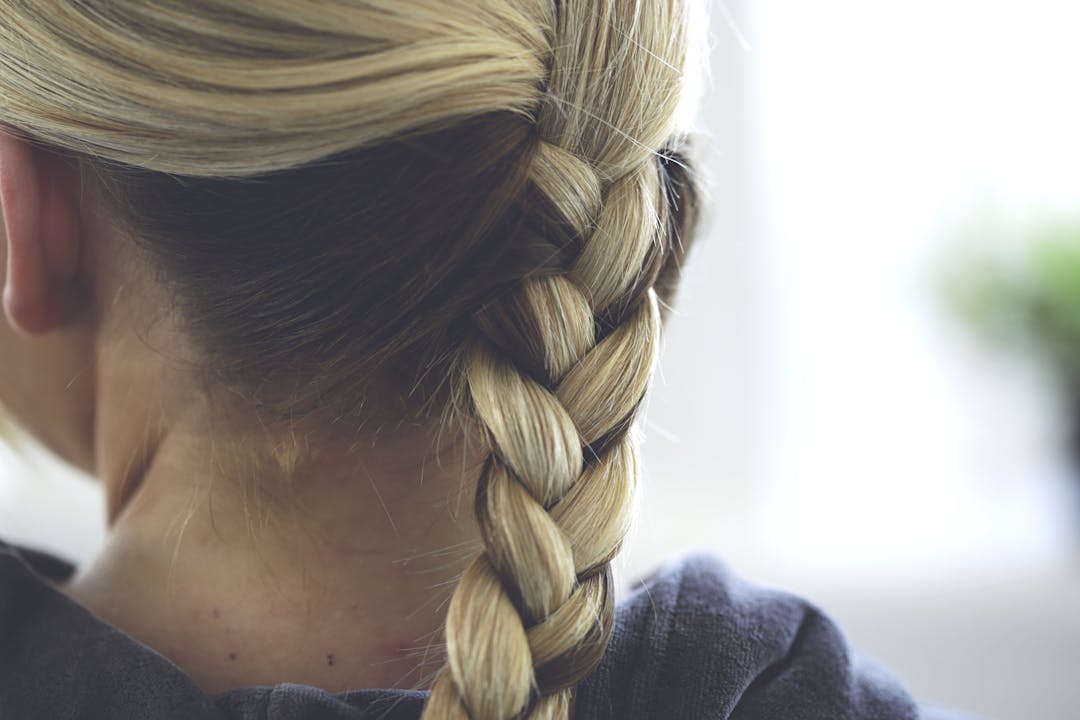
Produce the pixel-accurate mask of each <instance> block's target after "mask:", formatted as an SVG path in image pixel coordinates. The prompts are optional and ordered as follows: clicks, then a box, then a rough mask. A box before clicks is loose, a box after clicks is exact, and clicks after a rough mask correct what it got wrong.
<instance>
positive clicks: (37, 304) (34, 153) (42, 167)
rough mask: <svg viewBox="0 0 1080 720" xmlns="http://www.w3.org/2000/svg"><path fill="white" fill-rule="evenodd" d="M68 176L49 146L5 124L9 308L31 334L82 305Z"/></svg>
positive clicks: (0, 203)
mask: <svg viewBox="0 0 1080 720" xmlns="http://www.w3.org/2000/svg"><path fill="white" fill-rule="evenodd" d="M64 179H65V178H64V177H63V173H62V171H61V169H60V168H59V167H58V165H57V164H56V163H55V162H53V161H52V160H51V159H50V158H48V157H46V153H45V151H43V150H41V149H39V148H37V147H35V146H34V145H33V144H31V143H30V142H28V141H26V140H24V139H22V138H20V137H18V136H17V135H16V134H14V133H12V132H11V131H10V130H9V129H8V128H4V127H2V126H0V209H2V212H3V216H4V230H5V234H6V236H7V238H6V239H7V242H6V250H7V253H6V254H7V273H6V276H5V282H4V298H3V299H4V312H5V314H6V316H7V319H8V322H9V323H10V324H11V326H12V327H13V328H15V329H16V330H18V331H20V332H23V333H26V334H39V333H45V332H49V331H51V330H55V329H57V328H58V327H60V326H62V325H64V324H65V323H66V322H67V321H68V320H69V319H70V318H71V316H72V314H73V311H74V310H75V308H76V307H77V298H78V297H79V288H78V279H77V267H78V254H79V242H78V231H79V230H78V222H77V213H78V208H77V206H76V204H75V203H74V202H73V200H72V199H71V198H70V197H69V193H68V192H67V191H66V188H65V187H64V184H63V183H64Z"/></svg>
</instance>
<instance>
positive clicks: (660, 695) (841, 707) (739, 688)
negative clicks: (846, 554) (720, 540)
mask: <svg viewBox="0 0 1080 720" xmlns="http://www.w3.org/2000/svg"><path fill="white" fill-rule="evenodd" d="M578 702H579V713H578V716H579V717H588V718H608V717H610V718H616V717H617V718H653V717H680V718H701V719H703V720H704V719H711V718H717V719H720V718H724V719H727V718H730V719H732V720H754V719H756V718H777V717H782V718H785V720H801V719H806V720H811V719H814V720H818V719H822V720H823V719H825V718H828V719H829V720H840V719H847V718H851V719H853V720H854V719H856V718H859V719H861V718H867V719H870V718H873V719H874V720H929V719H930V718H931V717H933V716H931V715H930V714H928V713H927V712H925V711H923V710H921V709H920V708H919V707H918V706H917V704H916V703H915V702H914V701H913V700H912V698H911V697H910V696H909V694H908V693H907V692H906V691H905V690H904V688H903V687H902V686H901V685H900V684H899V683H898V682H897V681H896V680H895V679H894V678H893V677H892V676H891V675H889V674H888V673H887V672H885V671H883V670H881V669H880V668H878V667H877V666H875V665H873V664H872V663H870V662H868V661H866V660H863V659H862V658H860V657H859V656H857V655H856V654H854V653H853V652H852V651H851V650H850V648H849V647H848V644H847V642H846V640H845V638H844V637H843V634H842V633H841V632H840V630H839V629H838V628H837V626H836V624H835V623H834V622H833V621H832V620H831V619H830V618H829V617H828V616H827V615H826V614H825V613H823V612H822V611H821V610H820V609H819V608H817V607H816V606H815V605H813V604H812V603H810V602H808V601H806V600H805V599H802V598H800V597H798V596H796V595H793V594H791V593H787V592H784V591H780V590H775V589H771V588H766V587H762V586H759V585H755V584H753V583H750V582H747V581H745V580H743V579H741V578H739V577H738V576H736V575H735V574H733V573H732V572H731V571H730V569H729V568H728V567H727V566H726V565H725V564H724V563H723V562H722V561H721V560H719V559H717V558H716V557H714V556H711V555H708V554H700V553H698V554H691V555H687V556H684V557H682V558H680V559H678V560H676V561H673V562H671V563H669V564H668V565H666V566H665V567H663V568H661V569H660V570H659V571H658V572H656V573H654V574H653V575H652V576H650V577H649V578H647V579H645V580H643V581H641V582H640V583H639V584H638V587H637V588H636V589H634V590H633V591H632V592H631V593H630V594H629V595H628V596H627V597H626V598H624V600H623V601H622V602H621V603H620V606H619V611H618V612H617V614H616V624H615V628H614V630H613V633H612V644H611V647H610V649H609V653H608V655H607V656H605V662H604V663H602V664H601V666H600V668H599V669H598V671H597V673H596V674H594V676H593V677H590V678H589V680H588V681H587V682H586V684H585V685H584V686H583V687H582V688H581V691H580V693H579V701H578Z"/></svg>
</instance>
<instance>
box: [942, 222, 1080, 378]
mask: <svg viewBox="0 0 1080 720" xmlns="http://www.w3.org/2000/svg"><path fill="white" fill-rule="evenodd" d="M970 230H971V229H970V228H969V234H970V235H971V236H972V237H975V236H981V237H985V236H986V233H991V234H996V236H997V237H995V238H993V239H994V240H1001V239H1003V237H1002V236H1003V235H1010V234H1011V237H1008V238H1004V239H1007V240H1009V242H1008V243H1005V244H1003V243H994V242H990V241H987V242H978V243H972V242H968V243H966V246H965V247H964V249H963V250H962V251H961V252H959V253H957V254H956V255H954V256H953V257H952V258H951V261H950V262H949V263H948V265H947V266H946V268H945V272H944V274H943V276H942V279H943V281H944V282H943V283H942V290H943V293H944V297H945V300H946V304H947V305H948V306H949V308H950V309H951V310H952V311H953V313H954V314H956V315H957V316H958V317H959V318H960V319H961V320H962V321H964V322H965V324H967V325H968V326H969V327H970V328H971V329H972V330H973V331H974V332H975V334H976V335H977V336H978V337H980V338H981V339H982V340H983V341H985V342H986V343H987V344H989V345H992V346H997V347H1000V348H1004V349H1007V350H1010V351H1020V352H1026V353H1029V354H1032V355H1034V356H1035V357H1036V358H1037V359H1038V360H1039V361H1041V362H1042V363H1043V364H1044V365H1045V366H1046V369H1047V370H1048V371H1049V372H1050V373H1051V374H1052V375H1053V376H1054V378H1055V380H1057V381H1059V382H1061V383H1063V384H1064V386H1065V388H1066V389H1067V390H1068V391H1069V392H1070V394H1071V396H1072V397H1074V398H1080V217H1076V216H1074V217H1064V216H1058V217H1053V218H1045V217H1044V218H1043V219H1041V220H1039V221H1037V222H1028V223H1026V224H1022V225H1021V226H1020V227H1017V228H1014V229H1012V230H1011V231H1010V230H1005V229H1002V228H1001V227H1000V226H998V227H996V228H984V229H983V231H980V232H970Z"/></svg>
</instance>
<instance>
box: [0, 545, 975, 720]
mask: <svg viewBox="0 0 1080 720" xmlns="http://www.w3.org/2000/svg"><path fill="white" fill-rule="evenodd" d="M72 570H73V568H72V567H71V566H70V565H69V564H67V563H65V562H63V561H61V560H58V559H57V558H54V557H51V556H48V555H43V554H40V553H34V552H31V551H28V550H23V549H19V548H15V547H12V546H10V545H6V544H4V543H2V542H0V720H9V719H10V720H54V719H61V718H62V719H63V720H88V719H90V718H95V719H96V718H109V719H115V720H159V719H164V718H169V719H173V718H175V719H176V720H415V719H416V718H419V717H420V710H421V707H422V705H423V702H424V698H425V696H426V693H424V692H419V691H411V690H386V689H367V690H356V691H353V692H344V693H328V692H325V691H322V690H319V689H317V688H313V687H306V686H302V685H292V684H283V685H278V686H276V687H252V688H242V689H237V690H230V691H228V692H225V693H222V694H218V695H212V696H211V695H207V694H205V693H203V692H202V691H200V690H199V688H198V687H197V686H196V685H195V684H194V683H193V682H192V680H191V679H190V678H188V677H187V676H186V675H185V674H184V672H183V671H182V670H180V669H179V668H178V667H176V666H175V665H174V664H172V663H171V662H170V661H169V660H167V659H166V658H164V657H162V656H161V655H159V654H158V653H156V652H155V651H153V650H151V649H150V648H148V647H146V646H144V645H142V644H140V643H138V642H137V641H135V640H133V639H132V638H130V637H129V636H127V635H125V634H124V633H122V632H121V631H119V630H117V629H116V628H114V627H112V626H110V625H108V624H106V623H105V622H103V621H101V620H100V619H98V618H96V617H94V616H93V615H92V614H90V613H89V612H88V611H86V610H85V609H84V608H82V607H81V606H79V605H78V604H76V603H75V602H73V601H72V600H70V599H69V598H67V596H65V595H64V594H63V593H61V592H59V591H57V590H56V589H55V588H54V587H53V586H52V585H51V584H49V582H47V581H46V578H47V579H49V580H53V581H63V580H64V579H66V578H67V577H68V576H69V575H70V574H71V572H72ZM575 718H582V719H586V720H601V719H603V720H646V719H648V720H655V719H662V720H668V719H672V720H681V719H684V718H685V719H687V720H721V719H730V720H849V719H850V720H855V719H856V718H857V719H859V720H950V719H951V720H959V716H955V715H948V714H945V713H942V712H940V711H932V710H929V709H926V708H922V707H919V706H918V705H917V704H916V703H915V702H914V701H913V700H912V698H911V697H910V696H909V695H908V693H907V692H906V691H905V690H904V689H903V687H901V685H900V684H898V683H897V681H896V680H895V679H893V678H892V677H891V676H890V675H889V674H888V673H886V672H885V671H883V670H881V669H880V668H878V667H876V666H875V665H873V664H872V663H870V662H868V661H866V660H863V659H860V658H859V657H858V656H857V655H855V654H853V653H852V651H851V650H850V649H849V648H848V646H847V643H846V642H845V640H844V637H843V636H842V635H841V633H840V632H839V630H838V629H837V628H836V626H835V625H834V624H833V622H832V621H831V620H829V618H828V617H826V616H825V615H824V614H823V613H822V612H821V611H820V610H818V609H817V608H816V607H814V606H813V605H812V604H810V603H808V602H807V601H805V600H802V599H800V598H798V597H795V596H793V595H790V594H787V593H784V592H780V591H776V590H771V589H766V588H761V587H757V586H754V585H751V584H749V583H747V582H745V581H743V580H740V579H739V578H737V577H735V576H733V575H732V574H731V573H730V572H729V571H728V569H727V568H726V567H725V566H724V565H723V564H722V563H721V562H720V561H718V560H717V559H715V558H713V557H711V556H708V555H690V556H687V557H684V558H682V559H680V560H678V561H676V562H672V563H670V564H668V565H667V566H666V567H664V568H661V569H660V570H659V571H658V572H657V573H655V574H653V575H652V576H651V577H649V578H648V579H646V580H644V581H642V582H641V583H638V587H637V589H636V590H635V591H633V592H632V593H630V594H629V595H628V596H627V597H625V598H624V599H623V600H622V601H621V602H620V604H619V607H618V610H617V612H616V616H615V627H614V631H613V634H612V639H611V644H610V646H609V647H608V650H607V652H606V653H605V655H604V658H603V660H602V662H601V663H600V665H599V667H598V668H597V669H596V671H595V672H594V673H593V674H592V675H591V676H590V677H589V678H587V679H586V680H585V682H584V683H583V684H582V685H581V686H580V687H579V690H578V696H577V704H576V712H575Z"/></svg>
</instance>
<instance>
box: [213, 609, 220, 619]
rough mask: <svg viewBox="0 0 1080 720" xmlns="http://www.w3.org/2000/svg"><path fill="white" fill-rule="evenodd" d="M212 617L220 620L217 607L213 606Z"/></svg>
mask: <svg viewBox="0 0 1080 720" xmlns="http://www.w3.org/2000/svg"><path fill="white" fill-rule="evenodd" d="M214 619H215V620H220V619H221V611H220V610H218V609H217V608H214Z"/></svg>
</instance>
